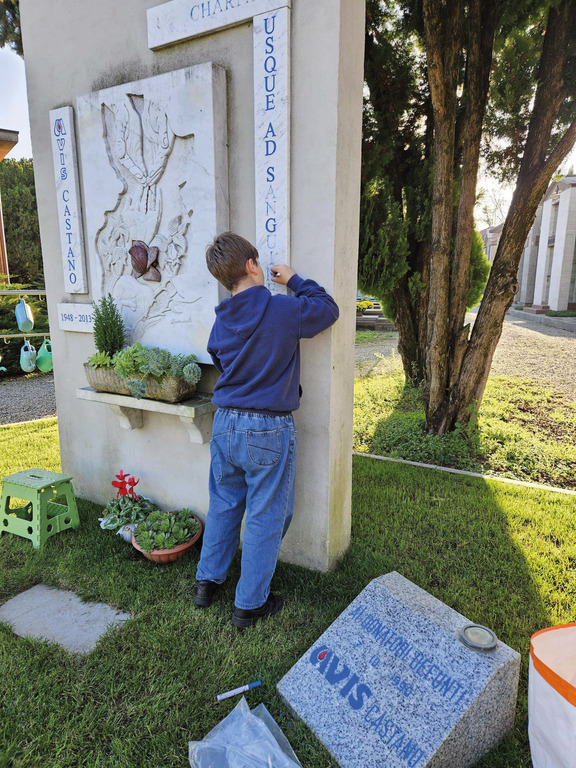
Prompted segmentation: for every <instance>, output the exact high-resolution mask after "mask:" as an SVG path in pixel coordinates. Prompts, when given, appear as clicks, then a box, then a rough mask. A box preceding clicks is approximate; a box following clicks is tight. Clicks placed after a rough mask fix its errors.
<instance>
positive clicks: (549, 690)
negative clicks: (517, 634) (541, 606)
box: [528, 624, 576, 768]
mask: <svg viewBox="0 0 576 768" xmlns="http://www.w3.org/2000/svg"><path fill="white" fill-rule="evenodd" d="M528 736H529V737H530V752H531V754H532V764H533V766H534V768H574V766H576V624H562V625H559V626H557V627H549V628H548V629H542V630H540V632H536V634H534V635H532V639H531V640H530V670H529V679H528Z"/></svg>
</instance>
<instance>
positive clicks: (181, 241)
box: [172, 235, 186, 251]
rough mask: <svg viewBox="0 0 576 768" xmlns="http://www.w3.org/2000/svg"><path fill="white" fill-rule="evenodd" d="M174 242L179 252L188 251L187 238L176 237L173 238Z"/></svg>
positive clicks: (182, 236)
mask: <svg viewBox="0 0 576 768" xmlns="http://www.w3.org/2000/svg"><path fill="white" fill-rule="evenodd" d="M172 242H173V243H174V245H175V246H176V248H177V250H179V251H184V250H186V238H185V237H184V235H174V237H173V238H172Z"/></svg>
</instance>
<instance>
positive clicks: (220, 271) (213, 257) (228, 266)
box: [206, 232, 258, 291]
mask: <svg viewBox="0 0 576 768" xmlns="http://www.w3.org/2000/svg"><path fill="white" fill-rule="evenodd" d="M249 259H253V260H254V262H255V263H258V251H257V250H256V248H254V246H253V245H252V243H250V242H248V240H245V239H244V238H243V237H240V235H236V234H235V233H234V232H222V234H220V235H218V237H217V238H216V239H215V240H214V242H213V243H212V244H211V245H209V246H208V248H207V249H206V265H207V266H208V269H209V270H210V274H211V275H213V276H214V277H215V278H216V280H218V282H220V283H222V285H223V286H224V288H226V289H227V290H229V291H231V290H232V289H233V288H234V286H235V285H236V284H237V283H239V282H240V280H242V278H244V277H246V262H247V261H248V260H249Z"/></svg>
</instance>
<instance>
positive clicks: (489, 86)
mask: <svg viewBox="0 0 576 768" xmlns="http://www.w3.org/2000/svg"><path fill="white" fill-rule="evenodd" d="M575 48H576V3H571V2H569V0H515V1H514V2H513V1H512V0H386V2H385V3H384V2H381V1H380V0H367V27H366V47H365V80H366V86H367V94H368V95H367V98H366V103H365V112H364V148H363V168H362V200H361V217H362V218H361V240H360V267H359V282H360V285H361V286H362V287H363V288H364V289H365V290H366V291H367V292H368V293H370V292H373V293H375V294H376V295H378V296H379V297H380V298H381V299H382V300H383V303H384V306H385V307H386V309H387V310H388V311H390V312H391V313H392V314H393V315H394V320H395V322H396V325H397V328H398V330H399V336H400V338H399V352H400V355H401V357H402V362H403V364H404V370H405V373H406V376H407V378H410V379H412V380H416V381H418V382H423V383H424V389H423V391H424V398H425V405H426V415H427V429H428V430H429V431H430V432H437V433H442V432H445V431H447V430H450V429H453V428H454V427H455V425H456V423H457V422H458V421H460V422H466V421H467V420H468V419H469V418H470V414H471V412H472V410H473V408H474V406H476V407H477V406H478V405H479V403H480V401H481V398H482V394H483V391H484V386H485V382H486V378H487V375H488V371H489V368H490V364H491V361H492V356H493V353H494V349H495V346H496V344H497V341H498V339H499V337H500V333H501V330H502V323H503V320H504V316H505V313H506V310H507V308H508V307H509V306H510V304H511V303H512V300H513V296H514V293H515V292H516V288H517V286H516V273H517V270H518V264H519V260H520V257H521V254H522V249H523V245H524V241H525V239H526V236H527V234H528V232H529V229H530V226H531V224H532V222H533V220H534V216H535V213H536V208H537V206H538V204H539V202H540V200H541V198H542V196H543V193H544V191H545V189H546V186H547V184H548V182H549V180H550V178H551V176H552V174H553V172H554V170H555V169H556V167H557V166H558V165H559V163H560V162H561V161H562V159H563V158H564V157H565V155H566V154H567V152H568V151H569V149H570V147H571V145H572V144H573V143H574V140H575V138H576V122H575V117H576V109H575V95H576V92H575V88H574V85H575V82H576V78H575V77H574V69H575V68H574V53H575ZM481 153H482V154H483V155H484V157H485V160H486V162H487V163H488V164H490V165H491V167H493V168H495V169H497V170H498V171H499V173H500V175H501V176H502V177H504V178H508V179H511V178H513V177H515V176H517V177H518V183H517V187H516V192H515V196H514V198H513V201H512V204H511V207H510V211H509V213H508V217H507V222H506V224H505V226H504V228H503V232H502V237H501V240H500V248H499V251H498V253H497V255H496V258H495V261H494V265H493V267H492V271H491V274H490V277H489V279H488V284H487V287H486V292H485V294H484V299H483V301H482V304H481V306H480V310H479V316H478V320H477V322H476V323H475V325H474V329H473V330H472V331H471V330H470V328H469V326H468V325H466V324H465V313H466V309H467V307H469V306H470V304H471V290H472V288H474V293H475V294H476V297H478V294H479V293H481V288H480V290H479V289H478V281H479V279H480V277H479V274H478V273H475V271H474V267H475V266H479V264H476V262H477V258H476V254H477V253H478V248H477V247H478V242H477V236H476V235H475V233H474V218H473V210H474V204H475V200H476V186H477V179H478V168H479V162H480V157H481ZM484 269H485V265H484Z"/></svg>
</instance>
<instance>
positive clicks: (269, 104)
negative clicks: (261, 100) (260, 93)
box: [266, 93, 275, 112]
mask: <svg viewBox="0 0 576 768" xmlns="http://www.w3.org/2000/svg"><path fill="white" fill-rule="evenodd" d="M271 109H275V105H274V94H273V93H267V94H266V112H270V110H271Z"/></svg>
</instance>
